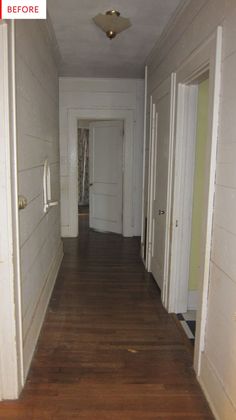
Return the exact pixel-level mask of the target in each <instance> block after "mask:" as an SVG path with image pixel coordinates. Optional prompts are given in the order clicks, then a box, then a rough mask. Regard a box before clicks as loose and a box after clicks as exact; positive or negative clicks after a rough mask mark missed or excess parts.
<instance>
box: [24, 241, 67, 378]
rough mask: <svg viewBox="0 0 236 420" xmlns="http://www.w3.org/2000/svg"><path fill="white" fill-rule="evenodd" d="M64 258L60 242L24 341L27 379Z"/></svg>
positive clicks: (25, 376) (25, 375)
mask: <svg viewBox="0 0 236 420" xmlns="http://www.w3.org/2000/svg"><path fill="white" fill-rule="evenodd" d="M62 258H63V245H62V242H60V245H59V247H58V250H57V253H56V255H55V258H54V260H53V262H52V264H51V267H50V270H49V273H48V276H47V279H46V281H45V284H44V287H43V289H42V292H41V295H40V298H39V300H38V304H37V306H36V310H35V313H34V316H33V319H32V322H31V326H30V329H29V331H28V334H27V337H26V340H25V343H24V378H25V380H26V378H27V375H28V372H29V368H30V365H31V362H32V358H33V355H34V351H35V348H36V345H37V341H38V338H39V334H40V331H41V328H42V325H43V322H44V318H45V315H46V311H47V308H48V304H49V301H50V298H51V294H52V291H53V288H54V285H55V282H56V279H57V275H58V272H59V269H60V266H61V262H62Z"/></svg>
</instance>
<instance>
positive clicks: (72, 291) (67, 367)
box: [0, 215, 212, 420]
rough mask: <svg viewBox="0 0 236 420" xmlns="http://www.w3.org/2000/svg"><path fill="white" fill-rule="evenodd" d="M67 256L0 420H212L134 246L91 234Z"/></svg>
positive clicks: (68, 247)
mask: <svg viewBox="0 0 236 420" xmlns="http://www.w3.org/2000/svg"><path fill="white" fill-rule="evenodd" d="M81 220H82V223H81V226H80V239H79V240H77V239H66V240H65V241H64V251H65V256H64V260H63V264H62V268H61V271H60V273H59V277H58V280H57V283H56V287H55V290H54V292H53V296H52V299H51V302H50V306H49V310H48V313H47V316H46V320H45V323H44V326H43V329H42V333H41V336H40V339H39V343H38V347H37V350H36V354H35V357H34V360H33V363H32V366H31V370H30V374H29V377H28V380H27V383H26V387H25V389H24V391H23V394H22V395H21V398H20V400H19V401H15V402H3V403H1V404H0V419H1V420H8V419H17V420H28V419H30V420H36V419H37V420H44V419H47V420H48V419H50V420H52V419H57V420H66V419H80V420H95V419H96V420H97V419H98V420H118V419H119V420H128V419H129V420H131V419H132V420H133V419H135V420H136V419H137V420H138V419H140V420H141V419H142V420H150V419H152V420H154V419H155V420H156V419H166V420H167V419H179V420H183V419H192V420H193V419H211V418H212V416H211V413H210V411H209V408H208V406H207V404H206V402H205V399H204V397H203V395H202V392H201V390H200V388H199V386H198V384H197V382H196V379H195V377H194V372H193V369H192V367H191V365H192V356H191V352H190V351H189V349H188V348H187V346H186V344H185V343H184V341H183V340H184V338H183V336H182V335H181V333H180V332H179V330H178V328H177V327H176V324H175V322H174V321H173V319H172V317H171V316H169V315H168V314H167V313H166V312H165V310H164V309H163V307H162V305H161V303H160V296H159V293H158V290H157V287H156V285H155V284H154V282H153V281H152V280H151V279H150V278H149V277H148V276H146V275H145V272H144V268H143V265H142V262H141V259H140V257H139V250H140V246H139V241H138V240H137V239H124V238H122V237H121V236H118V235H115V234H101V233H96V232H92V231H88V228H87V216H86V215H83V216H81Z"/></svg>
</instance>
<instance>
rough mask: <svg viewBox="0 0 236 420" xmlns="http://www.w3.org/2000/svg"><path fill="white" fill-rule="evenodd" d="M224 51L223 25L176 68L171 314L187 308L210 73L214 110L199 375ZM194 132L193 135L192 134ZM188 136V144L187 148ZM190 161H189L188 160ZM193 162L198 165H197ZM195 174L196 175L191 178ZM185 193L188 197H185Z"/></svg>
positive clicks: (198, 335) (210, 120) (208, 149)
mask: <svg viewBox="0 0 236 420" xmlns="http://www.w3.org/2000/svg"><path fill="white" fill-rule="evenodd" d="M221 55H222V28H221V27H218V28H217V31H216V32H215V33H214V34H213V35H212V36H211V37H210V38H209V39H208V40H207V41H206V42H205V43H204V44H203V45H202V46H201V47H200V48H199V49H198V50H196V51H195V52H194V53H193V54H192V55H191V56H190V57H189V58H188V59H187V60H186V62H185V63H183V64H182V66H181V68H180V69H179V70H178V71H177V72H176V82H177V101H176V103H177V106H176V128H175V161H174V162H175V163H174V176H173V198H172V220H171V236H172V240H171V247H170V253H171V260H170V267H169V269H170V274H169V284H168V290H169V292H168V304H167V308H168V311H169V312H175V313H178V312H181V311H184V310H186V308H187V298H188V297H187V288H188V287H187V285H188V276H189V257H190V238H191V223H189V222H188V223H186V217H187V215H188V214H192V200H189V199H190V198H191V194H192V188H193V182H192V181H193V173H192V175H191V171H193V168H191V167H190V165H191V162H194V157H195V135H194V130H195V128H196V121H195V119H196V115H197V112H196V105H197V90H196V88H194V86H190V85H191V84H194V82H195V81H196V80H197V79H198V78H199V77H201V75H203V74H204V73H206V72H209V111H208V140H207V146H206V161H207V164H206V168H207V172H206V198H205V209H204V217H203V226H204V229H203V231H204V232H205V235H204V237H203V240H202V243H203V250H202V261H201V268H200V273H201V274H200V279H199V304H198V311H197V329H196V337H195V349H194V368H195V371H196V373H197V375H200V369H201V356H202V353H203V351H204V343H205V328H206V317H207V296H208V287H209V270H210V254H211V238H212V221H213V207H214V192H215V173H216V150H217V138H218V119H219V101H220V78H221ZM191 133H192V135H190V136H189V135H188V134H191ZM186 139H188V142H189V146H188V147H186V144H187V143H186ZM186 162H187V163H188V164H186ZM193 166H194V165H193ZM191 176H192V179H191ZM183 197H188V200H184V199H183Z"/></svg>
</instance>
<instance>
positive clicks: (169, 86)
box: [146, 73, 176, 308]
mask: <svg viewBox="0 0 236 420" xmlns="http://www.w3.org/2000/svg"><path fill="white" fill-rule="evenodd" d="M155 90H156V89H155ZM155 90H154V91H153V92H152V93H151V96H150V139H149V174H148V223H147V243H146V269H147V271H148V272H150V270H151V252H152V242H153V239H152V236H153V232H152V208H153V196H154V190H153V187H154V177H155V172H156V171H155V149H156V144H155V143H156V141H157V137H158V134H157V132H156V130H157V127H156V105H155V103H153V95H154V93H155ZM157 90H158V98H159V99H161V98H162V97H163V96H165V95H166V94H168V93H169V94H170V126H169V127H170V132H169V137H170V138H169V163H168V186H167V207H166V233H165V261H164V270H163V273H164V278H163V289H162V291H161V299H162V303H163V305H164V307H165V308H167V306H168V276H169V265H170V240H171V237H170V226H171V197H172V174H173V150H174V124H175V96H176V74H175V73H172V74H171V75H170V77H168V78H167V79H166V80H165V81H164V82H163V83H162V84H161V85H160V86H159V87H158V89H157Z"/></svg>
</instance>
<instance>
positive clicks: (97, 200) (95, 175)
mask: <svg viewBox="0 0 236 420" xmlns="http://www.w3.org/2000/svg"><path fill="white" fill-rule="evenodd" d="M122 168H123V122H122V121H97V122H93V123H91V124H90V125H89V180H90V190H89V191H90V192H89V205H90V209H89V226H90V227H91V228H93V229H96V230H99V231H103V232H115V233H122V207H123V203H122V195H123V194H122V183H123V179H122V178H123V177H122V174H123V169H122Z"/></svg>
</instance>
